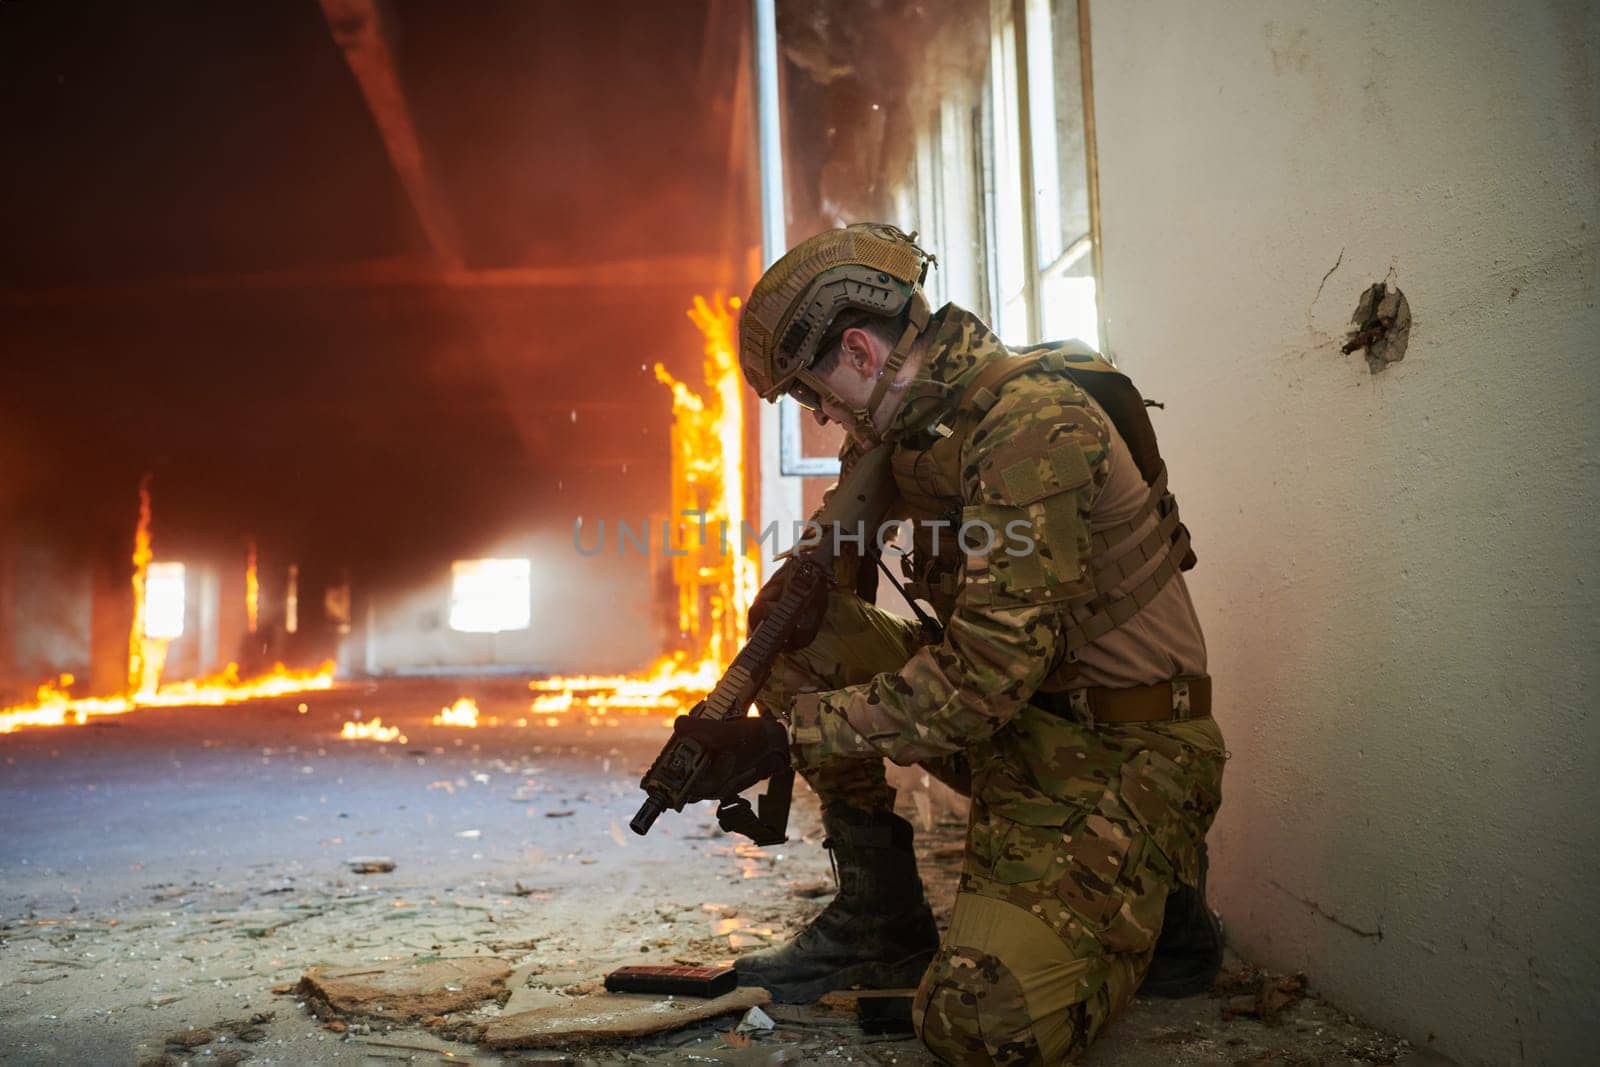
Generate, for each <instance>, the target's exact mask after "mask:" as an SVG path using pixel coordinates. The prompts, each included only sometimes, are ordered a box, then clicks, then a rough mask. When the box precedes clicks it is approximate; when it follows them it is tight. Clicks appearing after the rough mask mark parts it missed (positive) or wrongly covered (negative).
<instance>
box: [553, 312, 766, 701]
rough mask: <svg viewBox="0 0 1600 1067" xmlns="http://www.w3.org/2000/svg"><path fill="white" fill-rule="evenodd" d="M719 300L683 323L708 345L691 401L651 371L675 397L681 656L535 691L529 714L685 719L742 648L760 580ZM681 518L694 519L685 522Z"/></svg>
mask: <svg viewBox="0 0 1600 1067" xmlns="http://www.w3.org/2000/svg"><path fill="white" fill-rule="evenodd" d="M738 306H739V301H738V300H737V299H734V300H732V301H725V300H724V299H723V298H722V297H721V296H720V295H719V296H715V297H712V298H711V299H709V300H708V299H706V298H705V297H703V296H696V297H695V298H694V306H693V307H691V308H690V309H689V311H688V315H689V319H690V321H692V322H693V323H694V324H695V325H696V326H697V327H699V329H700V332H701V334H702V335H703V336H704V341H705V347H704V361H703V363H702V373H703V375H704V378H705V383H706V386H707V391H706V392H705V393H697V392H695V391H694V390H693V389H691V388H690V387H689V386H688V385H687V384H686V383H684V382H681V381H679V380H678V379H677V378H674V377H673V376H672V375H671V374H670V373H669V372H668V371H667V369H666V368H665V367H663V366H662V365H661V364H659V363H657V364H656V366H655V375H656V380H657V381H659V382H661V383H662V384H663V385H665V386H666V387H667V388H669V389H670V390H672V443H671V448H672V513H673V516H674V520H675V521H676V522H677V544H676V546H675V549H674V551H675V552H682V553H683V554H682V555H674V556H673V557H672V577H673V582H674V584H675V585H676V586H677V590H678V630H679V634H680V635H681V638H682V640H683V641H684V643H685V644H686V645H687V647H685V648H681V649H678V650H677V651H674V652H670V653H668V654H667V655H664V656H662V657H661V658H660V659H658V660H656V662H655V663H653V664H651V666H650V667H649V668H647V669H646V670H645V671H643V672H641V673H638V674H629V675H581V676H573V677H556V678H546V679H542V680H540V681H536V682H533V683H531V684H530V685H529V688H530V689H531V690H532V691H533V692H534V694H535V696H534V698H533V704H532V706H531V709H530V710H531V711H532V712H533V713H534V714H539V715H559V714H561V713H564V712H569V711H572V710H573V709H575V708H578V709H584V710H589V711H605V710H619V709H626V710H635V711H670V712H677V711H683V710H686V709H688V708H689V707H691V706H692V705H693V704H694V702H695V701H697V700H699V699H700V698H701V697H703V696H705V694H706V693H708V692H710V691H711V689H712V687H713V686H715V685H716V684H717V680H718V679H719V678H721V677H722V672H723V671H725V670H726V669H727V666H728V664H729V663H730V662H731V661H732V659H733V657H734V655H735V654H736V653H737V652H738V650H739V648H740V646H741V645H743V643H744V639H745V635H746V626H745V613H746V611H748V610H749V607H750V602H751V601H752V600H754V599H755V595H756V589H757V587H758V585H759V579H758V575H757V568H756V557H755V553H754V551H753V545H751V546H747V545H745V544H744V540H745V539H744V537H743V536H742V527H741V525H740V523H741V522H742V521H743V518H744V514H745V510H744V505H745V500H744V481H745V474H744V382H743V381H742V379H741V378H740V375H739V365H738V358H737V355H736V353H737V346H736V344H735V342H734V319H733V314H732V312H733V310H735V309H737V308H738ZM685 513H691V514H689V515H687V516H686V514H685Z"/></svg>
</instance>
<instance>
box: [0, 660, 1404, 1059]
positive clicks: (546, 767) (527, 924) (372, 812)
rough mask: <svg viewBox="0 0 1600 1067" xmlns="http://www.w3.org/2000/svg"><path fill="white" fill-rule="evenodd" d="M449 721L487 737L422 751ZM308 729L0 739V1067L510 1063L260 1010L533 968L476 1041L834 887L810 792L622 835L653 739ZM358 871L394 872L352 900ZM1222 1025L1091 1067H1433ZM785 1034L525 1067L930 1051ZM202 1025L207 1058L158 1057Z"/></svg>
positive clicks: (937, 864) (1161, 1029) (316, 719)
mask: <svg viewBox="0 0 1600 1067" xmlns="http://www.w3.org/2000/svg"><path fill="white" fill-rule="evenodd" d="M463 694H466V695H472V696H475V697H476V698H477V699H478V701H479V704H480V706H481V708H482V710H483V714H484V717H485V719H487V718H488V717H490V716H498V717H499V718H500V720H501V725H499V726H489V725H484V726H482V727H480V728H479V729H476V730H463V729H456V728H450V727H439V726H431V725H429V724H428V722H427V720H428V718H429V717H430V716H432V715H433V714H434V713H435V712H437V711H438V710H439V708H440V707H441V706H443V705H445V704H448V703H449V702H451V701H452V700H454V699H455V698H456V697H457V696H461V695H463ZM299 702H300V701H299V700H297V699H285V700H277V701H264V702H260V703H257V704H253V705H241V706H235V707H232V708H202V709H160V710H156V709H152V710H145V711H140V712H136V713H134V714H132V715H128V716H122V717H117V718H110V719H102V720H95V721H94V722H92V723H91V724H90V725H88V726H83V727H72V728H61V729H53V730H29V731H21V732H18V733H15V734H11V735H9V736H4V737H0V810H3V811H4V812H5V816H4V819H5V833H4V835H3V838H0V1062H4V1063H7V1064H59V1063H94V1064H108V1065H109V1064H138V1063H144V1062H151V1061H156V1062H166V1063H178V1062H183V1061H185V1060H187V1061H189V1062H193V1063H213V1064H215V1063H228V1062H239V1060H240V1059H242V1058H247V1059H248V1060H249V1061H250V1062H252V1063H283V1064H305V1063H331V1064H364V1063H378V1062H396V1061H401V1062H405V1061H411V1062H421V1063H439V1062H451V1063H459V1062H482V1063H495V1062H502V1061H503V1060H506V1059H510V1060H515V1059H516V1058H517V1057H516V1054H506V1055H505V1056H504V1057H502V1056H500V1055H498V1054H495V1053H490V1052H487V1051H485V1050H483V1049H480V1048H478V1047H475V1046H473V1045H471V1044H468V1043H463V1042H451V1041H446V1040H443V1039H441V1038H440V1037H438V1036H437V1034H435V1033H432V1032H429V1031H427V1030H424V1029H422V1028H420V1027H412V1028H403V1029H396V1030H392V1031H387V1030H384V1029H383V1028H382V1027H381V1026H380V1027H367V1026H363V1025H361V1024H359V1022H358V1023H356V1024H355V1025H352V1026H350V1027H349V1028H347V1029H345V1030H343V1032H335V1031H334V1030H330V1029H328V1028H327V1027H325V1026H324V1025H322V1024H320V1023H319V1022H318V1020H316V1019H315V1018H314V1017H312V1016H311V1015H310V1014H309V1013H308V1012H307V1011H306V1009H305V1007H304V1005H303V1004H302V1003H301V1002H300V1001H299V1000H298V999H297V998H296V997H295V996H293V995H284V994H274V992H273V989H274V988H275V987H283V986H286V985H289V984H291V983H294V982H295V981H296V980H297V979H298V978H299V977H300V975H301V974H302V973H303V972H304V971H305V970H306V968H307V967H310V966H313V965H317V964H327V965H337V966H351V965H381V964H382V963H384V962H388V961H396V960H406V959H412V958H416V957H428V956H468V955H487V954H493V955H497V956H499V957H501V958H503V959H505V960H507V961H509V962H510V963H511V964H513V966H515V967H516V968H517V970H516V971H515V975H514V979H513V982H512V995H511V999H510V1001H509V1002H508V1003H507V1005H506V1006H505V1007H504V1008H502V1007H499V1006H497V1005H494V1004H492V1003H491V1004H489V1005H487V1006H486V1007H484V1008H482V1009H480V1010H479V1011H478V1012H476V1013H475V1014H474V1015H473V1016H472V1018H470V1019H468V1020H464V1021H467V1022H471V1021H473V1020H474V1019H486V1018H488V1017H490V1016H493V1015H496V1014H498V1013H500V1012H502V1011H515V1010H520V1009H523V1008H528V1007H534V1006H538V1005H541V1004H545V1003H552V1002H558V1001H560V1000H561V999H562V998H564V997H570V996H574V995H581V994H582V993H583V992H584V991H586V990H588V989H590V988H592V985H593V983H594V982H595V981H596V980H597V979H598V978H600V977H601V976H602V975H603V974H604V973H605V972H607V971H609V970H611V969H612V968H614V967H616V966H618V965H621V964H623V963H630V962H632V963H637V962H659V963H666V962H670V961H673V960H682V961H685V962H689V961H693V962H715V961H719V960H729V959H731V958H732V957H733V956H735V955H737V954H739V953H740V952H743V951H746V950H747V949H749V948H753V947H759V946H761V945H765V944H767V943H769V942H771V941H777V940H782V939H783V938H785V937H786V936H788V934H789V933H790V932H792V931H793V930H794V929H796V928H797V927H798V926H800V925H801V924H802V923H803V922H804V921H805V920H806V919H807V918H808V917H809V915H811V914H812V913H813V912H814V911H815V910H816V909H817V907H818V906H819V903H821V902H822V900H825V894H826V892H827V891H829V890H830V889H831V882H830V881H829V875H828V864H827V857H826V853H825V852H824V851H823V850H822V848H821V847H820V836H821V834H820V829H819V827H818V821H817V815H816V806H815V802H814V800H813V798H811V797H810V795H809V794H805V793H802V795H801V797H800V798H799V799H798V800H797V809H798V810H797V811H796V814H795V819H794V821H793V824H792V827H791V834H792V840H791V842H790V843H789V844H788V845H785V846H782V847H778V848H768V849H758V848H755V847H754V846H749V845H741V844H739V843H738V841H736V840H735V839H731V838H728V837H724V836H722V835H721V834H720V833H717V832H715V826H714V821H713V819H712V817H711V814H710V811H709V810H708V809H707V810H693V811H690V812H686V813H684V814H683V815H674V814H672V813H668V814H667V815H665V816H663V818H662V819H661V821H660V822H659V823H658V824H657V826H656V829H655V830H654V831H653V832H652V833H651V835H650V836H649V837H647V838H638V837H635V836H634V835H633V834H631V833H629V832H628V831H627V829H626V824H627V821H628V818H629V817H630V816H631V815H632V813H633V811H634V809H635V808H636V806H637V801H638V799H639V796H640V794H639V793H638V791H637V782H638V778H639V775H640V773H641V772H642V769H643V768H644V766H645V765H646V764H647V763H648V762H649V760H650V759H651V757H653V755H654V754H655V752H656V750H657V749H658V748H659V746H660V744H661V741H662V739H663V738H664V736H665V734H666V729H665V727H664V726H663V723H662V720H661V719H660V718H659V717H655V716H648V717H640V716H626V717H619V718H614V719H606V720H598V721H590V720H588V719H586V718H584V717H579V716H569V717H564V718H560V719H556V720H553V721H552V722H553V724H551V722H547V721H546V720H545V719H543V718H532V719H530V720H528V721H527V723H526V725H524V726H521V727H518V726H516V725H515V720H516V719H517V718H519V717H523V716H526V715H527V699H526V693H525V690H523V689H522V688H520V687H519V686H517V685H515V684H512V683H507V682H504V681H497V682H482V683H480V682H464V681H458V682H439V681H428V682H384V683H381V684H373V685H362V684H356V685H352V686H347V687H344V688H342V689H339V690H336V691H334V692H331V693H320V694H312V695H309V696H308V697H306V698H305V701H304V702H305V704H306V706H307V710H306V711H305V712H300V711H299V710H298V709H297V704H298V703H299ZM358 711H359V712H360V714H361V715H362V717H363V718H365V719H371V718H373V717H375V716H377V717H381V718H382V719H383V720H384V722H385V723H386V724H393V725H398V726H400V727H401V728H402V729H403V730H404V731H405V733H406V735H407V741H406V743H404V744H400V743H393V744H382V745H380V744H374V743H371V742H363V741H343V740H340V739H339V730H340V726H341V725H342V724H343V723H344V722H345V721H347V720H350V719H352V718H354V717H355V715H356V713H357V712H358ZM902 799H903V800H906V798H904V797H903V798H902ZM906 806H907V810H908V813H909V814H912V815H913V816H914V817H916V816H918V815H920V817H921V821H924V822H926V823H931V825H930V826H928V827H927V828H926V829H925V830H924V832H923V833H922V834H921V837H920V840H919V850H920V851H921V852H922V854H923V864H924V873H925V877H926V879H927V881H928V883H929V894H930V897H931V898H932V899H933V901H934V904H935V907H936V909H938V910H940V911H941V913H942V914H947V909H948V906H949V902H950V900H951V899H952V897H953V894H954V883H955V872H956V870H957V869H958V867H959V854H960V844H961V838H962V829H961V826H960V824H959V822H958V821H957V820H955V819H951V818H948V817H944V818H941V817H940V816H939V814H938V809H937V807H934V808H931V809H930V808H929V807H928V806H927V805H926V803H923V804H921V805H918V804H913V803H911V802H910V801H909V800H906ZM358 856H383V857H388V858H390V859H392V860H393V861H394V862H395V864H396V868H395V870H394V871H392V872H390V873H381V874H356V873H353V872H352V871H351V869H350V867H349V864H348V861H349V860H350V859H351V858H352V857H358ZM819 894H820V895H822V900H819ZM1312 979H1313V982H1314V980H1315V976H1314V975H1313V976H1312ZM1225 1003H1226V1002H1225V1001H1222V1000H1219V999H1214V998H1208V997H1199V998H1194V999H1191V1000H1188V1001H1182V1002H1176V1003H1174V1002H1159V1001H1154V1002H1145V1001H1140V1002H1139V1003H1138V1004H1137V1005H1136V1007H1135V1009H1134V1010H1133V1011H1132V1012H1131V1013H1130V1015H1129V1017H1128V1018H1126V1019H1125V1020H1123V1021H1122V1022H1121V1023H1120V1024H1119V1025H1118V1026H1117V1027H1116V1028H1115V1030H1114V1031H1113V1032H1112V1033H1111V1034H1110V1035H1109V1036H1108V1037H1107V1038H1105V1039H1104V1040H1103V1041H1102V1042H1101V1043H1100V1044H1099V1045H1097V1046H1096V1048H1095V1049H1093V1050H1092V1051H1091V1053H1090V1055H1089V1057H1088V1058H1087V1059H1086V1061H1085V1062H1088V1063H1091V1064H1097V1065H1110V1064H1140V1065H1143V1064H1151V1065H1153V1064H1167V1063H1174V1062H1178V1063H1248V1064H1268V1063H1294V1064H1310V1063H1330V1064H1331V1063H1390V1062H1419V1061H1418V1059H1417V1056H1418V1054H1417V1053H1414V1052H1412V1051H1411V1050H1409V1049H1408V1048H1407V1046H1406V1045H1405V1044H1404V1043H1403V1042H1400V1041H1397V1040H1395V1039H1393V1038H1390V1037H1386V1036H1385V1035H1383V1034H1380V1033H1377V1032H1375V1031H1373V1030H1371V1029H1369V1028H1367V1027H1364V1026H1362V1025H1361V1024H1359V1023H1357V1022H1355V1021H1353V1020H1350V1019H1348V1018H1347V1017H1345V1016H1344V1015H1343V1014H1342V1013H1340V1012H1339V1011H1338V1010H1337V1009H1335V1008H1334V1007H1333V1006H1331V1005H1328V1004H1326V1003H1324V1002H1322V1001H1319V1000H1317V999H1315V998H1308V999H1307V1000H1305V1001H1303V1002H1301V1003H1300V1004H1298V1005H1296V1006H1294V1007H1292V1008H1290V1009H1288V1010H1286V1011H1285V1012H1284V1013H1283V1015H1282V1016H1280V1017H1279V1019H1277V1020H1276V1021H1275V1022H1274V1023H1272V1024H1270V1025H1269V1024H1264V1023H1261V1022H1258V1021H1256V1020H1253V1019H1247V1018H1233V1019H1225V1018H1224V1015H1223V1012H1222V1010H1221V1009H1222V1008H1223V1007H1224V1006H1225ZM772 1015H773V1016H774V1018H775V1020H776V1023H777V1027H776V1029H775V1030H773V1031H770V1032H766V1033H760V1034H756V1035H754V1036H753V1038H752V1040H750V1041H749V1042H748V1045H747V1044H746V1042H745V1041H744V1040H742V1038H741V1037H739V1036H733V1037H729V1036H726V1035H727V1032H728V1031H729V1030H730V1029H731V1028H732V1024H733V1023H734V1022H736V1021H737V1019H736V1018H730V1019H724V1020H720V1021H717V1022H710V1023H704V1024H700V1025H699V1026H696V1027H693V1028H690V1029H688V1030H684V1031H679V1032H677V1033H674V1034H669V1035H664V1036H660V1037H656V1038H652V1039H648V1040H643V1041H638V1042H633V1043H630V1044H627V1045H620V1046H611V1047H602V1048H594V1049H577V1050H565V1051H564V1052H563V1053H560V1054H550V1053H544V1054H535V1053H523V1054H522V1057H523V1058H524V1059H525V1060H531V1061H537V1062H621V1061H629V1062H659V1063H680V1062H702V1063H704V1062H722V1063H779V1062H811V1061H814V1060H837V1061H842V1062H855V1061H860V1062H869V1063H880V1062H881V1063H890V1062H893V1063H906V1064H919V1063H927V1062H931V1061H929V1060H928V1058H927V1057H926V1056H925V1054H923V1053H922V1052H921V1050H920V1047H919V1046H918V1045H917V1043H916V1042H915V1040H914V1039H906V1038H894V1037H887V1038H886V1037H868V1036H866V1035H864V1034H863V1033H862V1032H861V1031H860V1029H859V1028H858V1027H857V1026H856V1025H855V1023H854V1020H853V1019H852V1018H851V1017H850V1016H848V1015H842V1014H839V1013H836V1012H829V1011H827V1010H824V1009H812V1008H786V1009H772ZM266 1016H270V1018H266ZM252 1018H254V1019H256V1020H257V1021H256V1022H254V1023H252V1022H251V1021H250V1020H251V1019H252ZM230 1025H231V1027H232V1030H233V1031H235V1033H234V1035H233V1036H230V1035H229V1033H228V1029H229V1026H230ZM191 1027H201V1028H209V1029H211V1030H212V1031H213V1032H214V1033H215V1034H217V1035H218V1037H217V1039H216V1040H214V1041H213V1042H211V1043H209V1044H207V1045H205V1046H204V1047H201V1048H198V1049H196V1050H194V1051H192V1052H188V1053H179V1052H176V1051H172V1050H170V1049H167V1044H168V1042H167V1038H168V1036H169V1035H172V1034H174V1033H176V1032H179V1031H182V1030H184V1029H186V1028H191ZM238 1032H247V1033H248V1036H250V1037H251V1038H254V1040H251V1041H241V1040H240V1039H239V1037H238V1036H237V1034H238ZM164 1050H165V1051H164ZM163 1056H165V1057H167V1058H166V1059H164V1060H162V1059H161V1057H163Z"/></svg>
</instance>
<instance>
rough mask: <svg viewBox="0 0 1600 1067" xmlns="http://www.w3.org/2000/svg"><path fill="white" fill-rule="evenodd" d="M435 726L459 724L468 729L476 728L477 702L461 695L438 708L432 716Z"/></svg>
mask: <svg viewBox="0 0 1600 1067" xmlns="http://www.w3.org/2000/svg"><path fill="white" fill-rule="evenodd" d="M433 725H435V726H460V727H463V728H465V729H468V730H476V729H477V728H478V704H477V701H475V700H473V699H472V698H471V697H461V698H460V699H459V700H457V701H456V702H455V703H454V704H451V705H450V706H449V707H447V708H440V709H439V714H437V715H435V716H434V717H433Z"/></svg>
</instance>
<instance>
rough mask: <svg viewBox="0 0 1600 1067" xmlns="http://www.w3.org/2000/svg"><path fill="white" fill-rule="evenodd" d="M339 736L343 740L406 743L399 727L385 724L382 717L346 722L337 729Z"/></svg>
mask: <svg viewBox="0 0 1600 1067" xmlns="http://www.w3.org/2000/svg"><path fill="white" fill-rule="evenodd" d="M339 737H340V738H341V739H343V740H345V741H377V742H378V743H379V744H384V745H386V744H388V743H389V742H390V741H398V742H400V743H401V744H402V745H403V744H405V743H406V735H405V734H403V733H401V732H400V727H398V726H385V725H383V720H382V719H371V720H369V721H367V722H347V723H345V724H344V728H343V729H341V730H340V731H339Z"/></svg>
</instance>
